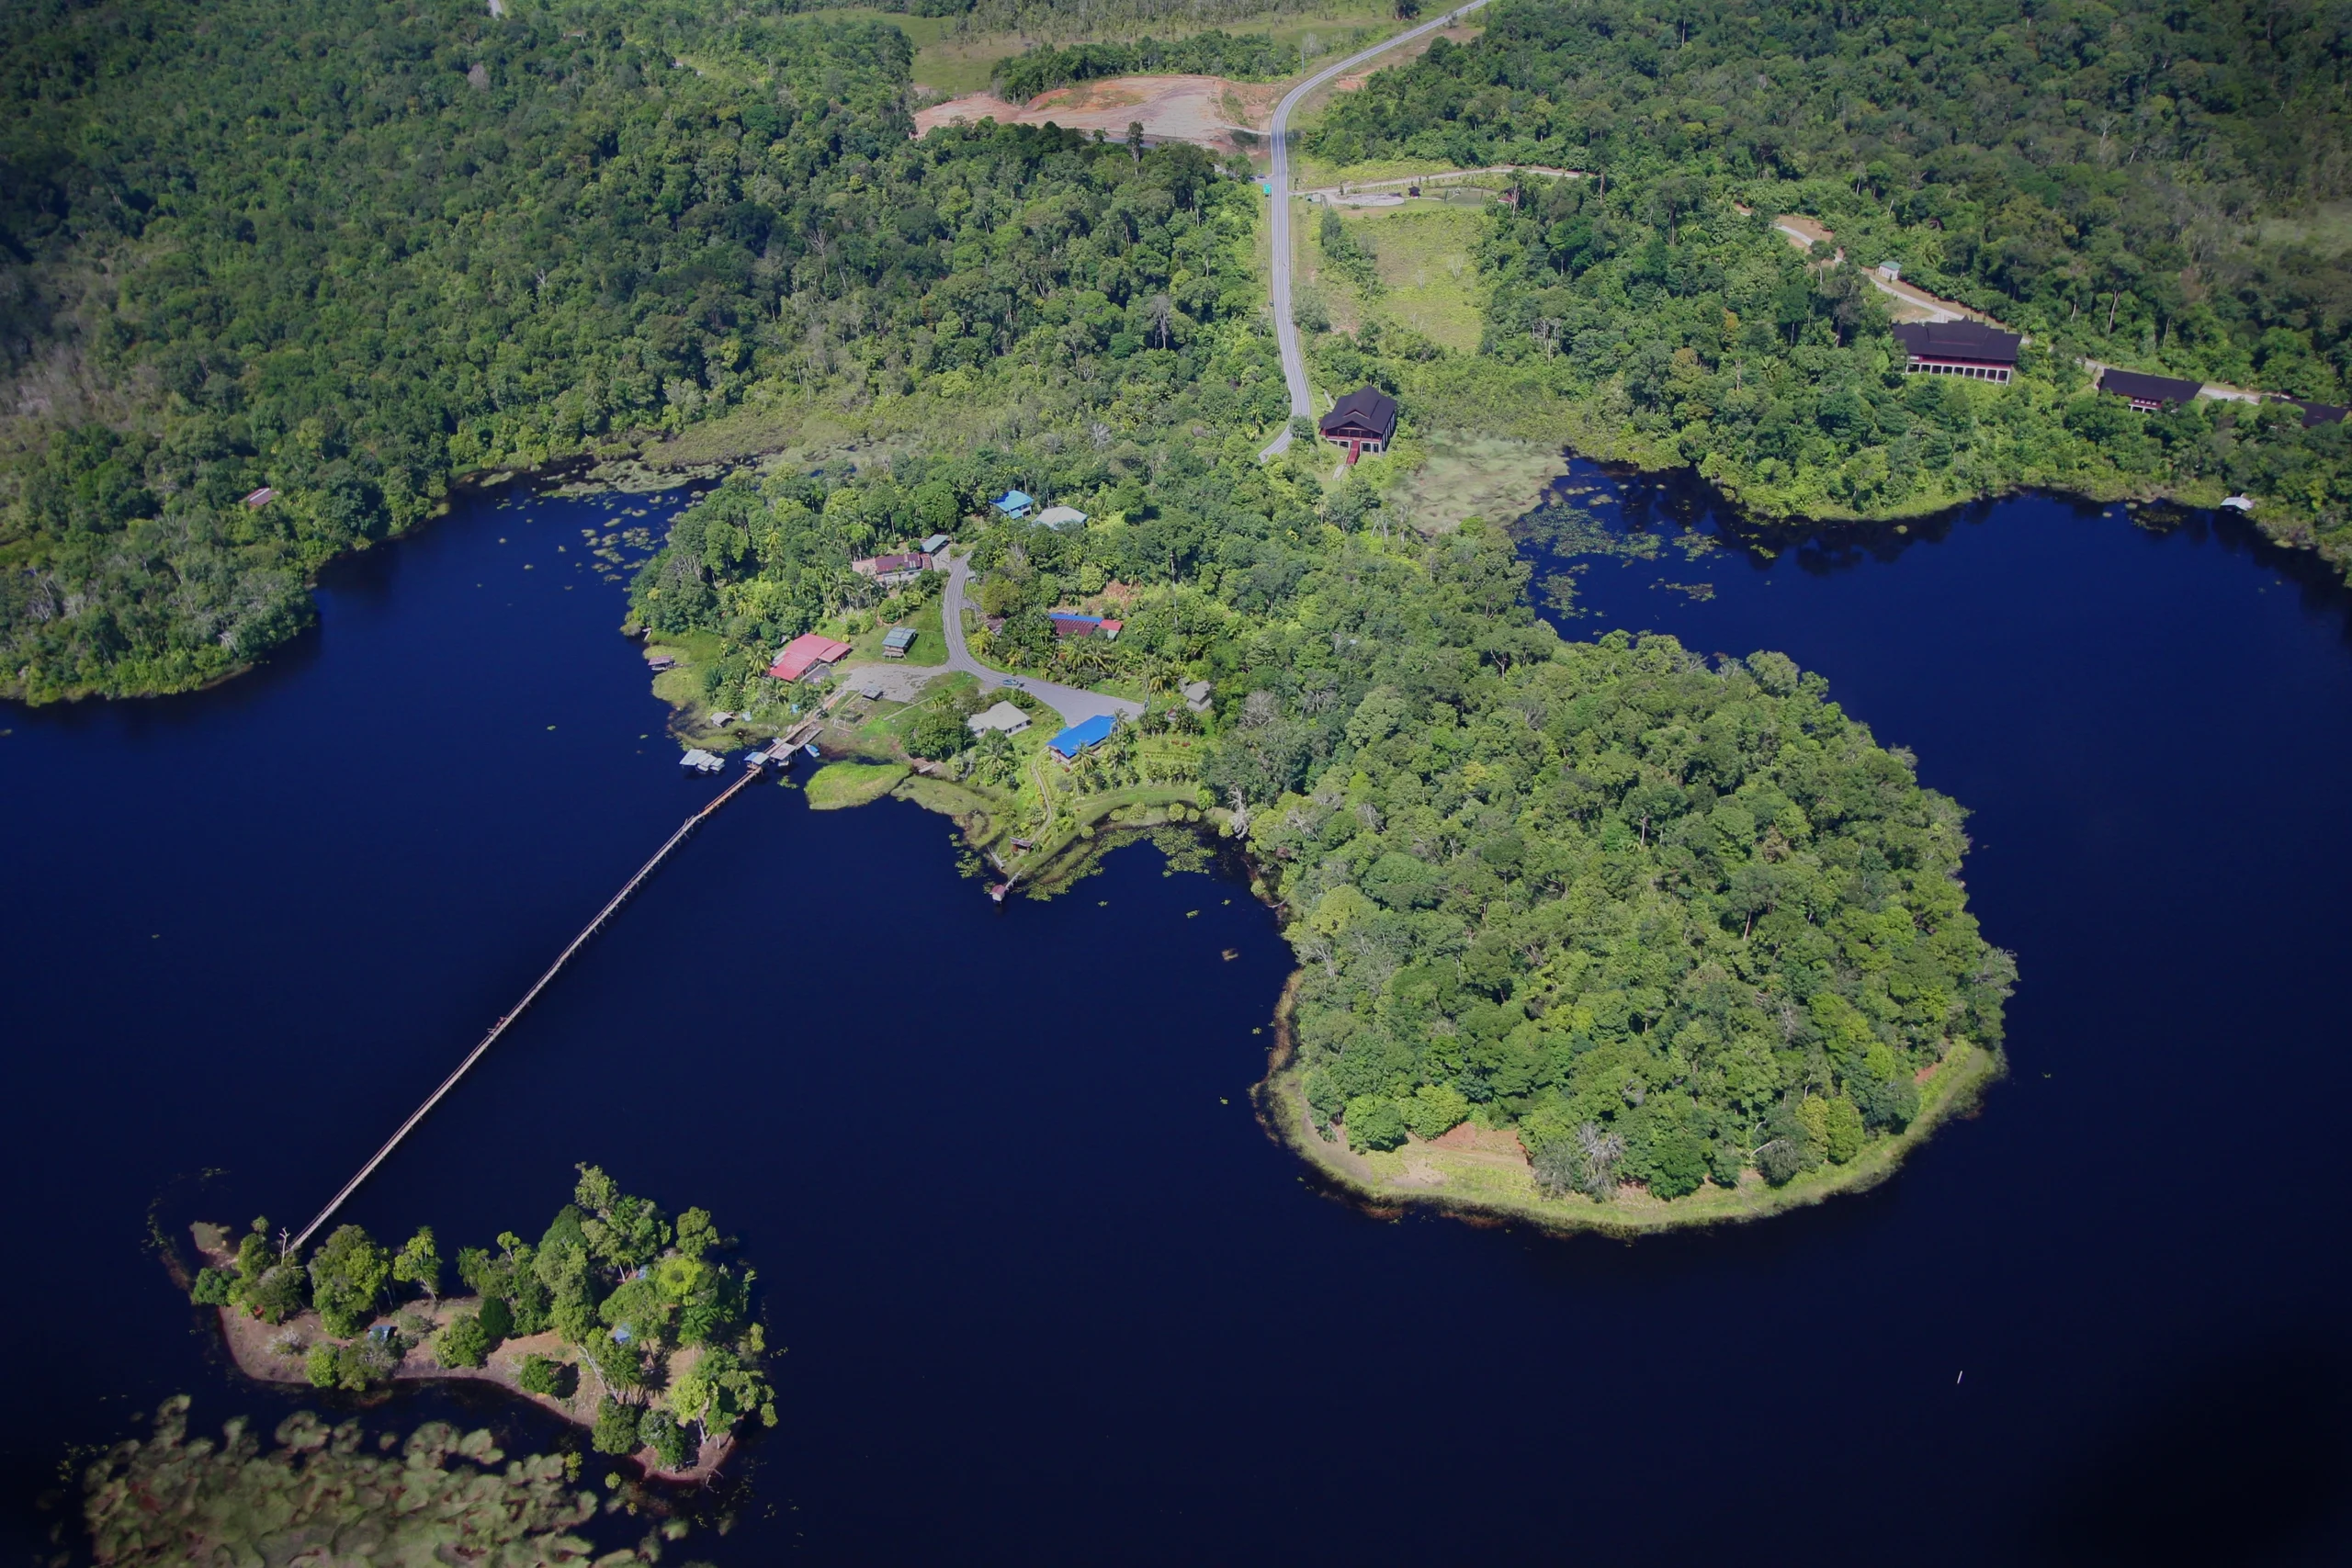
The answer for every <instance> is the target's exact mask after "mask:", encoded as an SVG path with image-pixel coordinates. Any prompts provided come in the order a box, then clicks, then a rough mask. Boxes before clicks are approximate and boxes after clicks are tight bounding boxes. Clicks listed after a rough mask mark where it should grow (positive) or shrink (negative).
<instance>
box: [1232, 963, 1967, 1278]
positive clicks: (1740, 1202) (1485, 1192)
mask: <svg viewBox="0 0 2352 1568" xmlns="http://www.w3.org/2000/svg"><path fill="white" fill-rule="evenodd" d="M1303 974H1304V972H1303V971H1295V972H1294V973H1293V974H1292V976H1291V978H1290V981H1289V983H1288V984H1286V985H1285V986H1284V987H1283V996H1282V1000H1281V1002H1280V1003H1279V1004H1278V1005H1277V1007H1276V1009H1275V1013H1274V1035H1275V1043H1274V1047H1273V1050H1272V1053H1271V1054H1270V1055H1269V1058H1268V1072H1267V1074H1266V1077H1265V1078H1264V1079H1263V1080H1261V1082H1260V1083H1259V1084H1258V1086H1257V1087H1256V1089H1253V1090H1252V1091H1251V1093H1252V1096H1253V1098H1254V1100H1256V1103H1257V1107H1258V1118H1259V1121H1260V1122H1261V1123H1262V1124H1264V1126H1265V1127H1266V1130H1267V1131H1268V1133H1269V1134H1272V1136H1274V1137H1275V1138H1277V1139H1279V1140H1280V1141H1281V1142H1283V1143H1284V1144H1287V1145H1289V1146H1290V1147H1291V1148H1292V1149H1293V1150H1294V1151H1295V1152H1296V1153H1297V1154H1298V1155H1299V1156H1301V1157H1303V1158H1304V1159H1306V1162H1307V1163H1308V1164H1310V1165H1312V1166H1313V1167H1314V1168H1316V1169H1317V1171H1318V1172H1320V1173H1321V1174H1322V1175H1323V1176H1324V1177H1325V1178H1326V1179H1329V1181H1330V1182H1331V1183H1332V1184H1333V1185H1334V1186H1335V1187H1338V1188H1340V1189H1341V1190H1344V1191H1346V1192H1347V1193H1349V1194H1350V1195H1351V1197H1354V1198H1356V1199H1358V1200H1360V1201H1363V1202H1365V1203H1366V1204H1367V1205H1369V1206H1371V1207H1373V1208H1374V1209H1375V1210H1380V1211H1388V1212H1395V1211H1397V1210H1399V1209H1401V1208H1402V1206H1403V1205H1406V1204H1408V1203H1410V1204H1419V1205H1422V1206H1424V1207H1428V1208H1431V1209H1435V1210H1438V1211H1440V1212H1442V1213H1451V1214H1453V1215H1455V1216H1456V1217H1459V1218H1463V1219H1481V1218H1483V1219H1498V1220H1510V1221H1519V1222H1523V1223H1525V1224H1532V1225H1534V1226H1537V1227H1538V1228H1540V1229H1543V1230H1547V1231H1555V1232H1562V1233H1566V1232H1575V1231H1596V1232H1599V1233H1600V1234H1602V1235H1628V1236H1630V1235H1644V1234H1648V1233H1655V1232H1659V1231H1668V1230H1678V1229H1685V1228H1689V1227H1691V1226H1698V1225H1716V1224H1736V1223H1738V1222H1741V1221H1745V1220H1758V1219H1763V1218H1765V1217H1766V1216H1768V1215H1771V1214H1778V1213H1786V1212H1787V1211H1789V1210H1791V1209H1797V1208H1803V1207H1805V1206H1807V1205H1809V1204H1813V1203H1818V1202H1820V1201H1822V1200H1824V1199H1826V1198H1830V1197H1834V1196H1836V1195H1838V1194H1839V1193H1842V1192H1860V1191H1862V1190H1865V1189H1867V1188H1871V1187H1875V1186H1876V1185H1878V1184H1879V1183H1880V1182H1882V1181H1883V1180H1885V1179H1887V1178H1888V1177H1889V1176H1892V1175H1893V1174H1894V1171H1895V1169H1896V1168H1898V1167H1900V1166H1901V1165H1902V1163H1903V1161H1904V1159H1905V1156H1908V1155H1909V1154H1910V1153H1911V1152H1912V1150H1914V1149H1915V1148H1917V1146H1918V1145H1921V1144H1923V1143H1925V1142H1926V1141H1927V1140H1928V1137H1929V1136H1930V1135H1931V1134H1933V1133H1934V1132H1935V1130H1936V1129H1937V1128H1938V1127H1939V1126H1940V1125H1941V1124H1942V1123H1943V1122H1947V1121H1949V1120H1951V1118H1953V1117H1955V1116H1962V1115H1967V1114H1970V1113H1972V1112H1973V1111H1974V1110H1975V1109H1976V1107H1977V1105H1978V1103H1979V1102H1980V1101H1981V1100H1982V1099H1983V1096H1984V1092H1985V1089H1987V1088H1988V1087H1990V1086H1991V1085H1992V1084H1993V1083H1994V1082H1995V1081H1996V1079H1998V1078H1999V1077H2001V1076H2002V1075H2003V1073H2004V1072H2006V1071H2007V1062H2006V1059H2005V1058H2004V1057H2003V1056H2002V1055H2001V1054H2000V1053H1999V1052H1998V1051H1993V1050H1987V1049H1985V1047H1983V1046H1980V1045H1961V1046H1958V1047H1956V1048H1955V1049H1954V1050H1953V1051H1952V1053H1951V1055H1949V1056H1947V1057H1946V1058H1945V1059H1944V1061H1943V1063H1942V1064H1941V1066H1939V1068H1938V1069H1937V1071H1936V1073H1935V1074H1934V1076H1933V1077H1929V1078H1928V1081H1927V1082H1926V1083H1924V1084H1922V1085H1921V1086H1920V1095H1919V1113H1918V1115H1917V1117H1916V1118H1915V1119H1914V1120H1913V1121H1912V1122H1911V1124H1910V1126H1908V1127H1906V1128H1905V1129H1904V1131H1903V1132H1901V1133H1900V1134H1895V1135H1894V1136H1893V1137H1888V1138H1881V1139H1877V1140H1874V1141H1873V1142H1871V1143H1870V1144H1868V1145H1865V1146H1864V1147H1863V1149H1862V1152H1861V1153H1860V1154H1859V1155H1857V1156H1855V1157H1854V1159H1853V1161H1852V1162H1851V1163H1850V1164H1848V1165H1844V1166H1824V1167H1822V1168H1820V1169H1818V1170H1814V1171H1807V1172H1805V1173H1804V1174H1802V1175H1800V1176H1798V1177H1796V1178H1795V1179H1792V1180H1791V1181H1790V1182H1789V1183H1787V1184H1786V1185H1785V1186H1781V1187H1771V1186H1768V1185H1766V1184H1765V1183H1764V1181H1763V1180H1762V1179H1760V1178H1751V1179H1747V1180H1745V1181H1743V1182H1742V1183H1741V1184H1740V1186H1739V1188H1738V1189H1737V1190H1735V1191H1725V1190H1723V1189H1721V1188H1718V1187H1716V1186H1714V1185H1713V1183H1710V1184H1708V1185H1707V1186H1705V1187H1702V1189H1700V1190H1698V1191H1697V1192H1694V1193H1692V1194H1691V1195H1690V1196H1689V1197H1686V1198H1678V1199H1676V1200H1674V1201H1672V1202H1667V1201H1661V1200H1657V1199H1653V1198H1650V1197H1648V1196H1647V1195H1646V1194H1642V1193H1640V1192H1639V1190H1637V1189H1627V1190H1624V1193H1623V1195H1621V1196H1620V1197H1619V1198H1618V1199H1617V1201H1614V1202H1610V1203H1600V1202H1596V1201H1593V1200H1592V1199H1589V1198H1587V1197H1584V1196H1583V1195H1581V1194H1577V1195H1572V1196H1569V1197H1566V1198H1546V1197H1544V1195H1543V1193H1542V1192H1541V1191H1540V1190H1538V1189H1537V1188H1536V1186H1535V1180H1534V1177H1533V1174H1532V1172H1531V1171H1529V1170H1528V1169H1527V1168H1526V1167H1525V1166H1524V1165H1523V1164H1516V1165H1515V1168H1514V1165H1513V1163H1511V1162H1502V1161H1498V1160H1497V1159H1496V1158H1495V1156H1491V1155H1489V1156H1469V1155H1463V1154H1459V1153H1457V1152H1455V1151H1453V1150H1451V1149H1446V1148H1441V1147H1437V1146H1435V1145H1430V1144H1426V1143H1423V1142H1421V1141H1420V1140H1419V1139H1417V1138H1408V1142H1407V1143H1406V1145H1404V1146H1403V1147H1402V1148H1399V1149H1396V1150H1394V1151H1390V1152H1387V1153H1372V1154H1358V1153H1356V1152H1354V1151H1353V1150H1351V1149H1350V1148H1349V1147H1348V1146H1347V1145H1346V1144H1345V1143H1344V1142H1342V1141H1338V1140H1334V1141H1331V1142H1326V1141H1325V1140H1324V1138H1323V1136H1322V1135H1321V1134H1318V1133H1317V1132H1316V1130H1315V1128H1314V1125H1313V1123H1312V1122H1309V1121H1308V1119H1307V1111H1306V1096H1305V1093H1304V1091H1303V1089H1302V1087H1301V1083H1302V1077H1303V1075H1302V1073H1301V1072H1300V1070H1299V1067H1298V1066H1297V1064H1296V1062H1295V1059H1294V1052H1293V1049H1292V1042H1291V1032H1290V1029H1291V1025H1290V1017H1291V1008H1292V1004H1293V1002H1294V1000H1295V998H1296V996H1297V992H1298V983H1299V980H1300V979H1301V978H1302V977H1303Z"/></svg>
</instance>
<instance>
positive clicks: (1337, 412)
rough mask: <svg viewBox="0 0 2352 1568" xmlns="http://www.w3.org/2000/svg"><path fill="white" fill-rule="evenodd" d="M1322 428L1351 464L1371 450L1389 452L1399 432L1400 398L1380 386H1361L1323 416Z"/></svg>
mask: <svg viewBox="0 0 2352 1568" xmlns="http://www.w3.org/2000/svg"><path fill="white" fill-rule="evenodd" d="M1320 428H1321V430H1322V432H1323V439H1324V440H1326V441H1329V442H1330V443H1332V444H1333V445H1334V446H1340V447H1342V448H1344V449H1345V450H1346V452H1347V454H1348V461H1349V462H1351V463H1352V462H1354V461H1355V460H1356V458H1357V457H1361V456H1363V454H1365V453H1367V452H1385V451H1387V450H1388V446H1389V443H1390V442H1391V441H1393V440H1394V439H1395V438H1396V435H1397V400H1396V399H1394V398H1392V397H1390V396H1389V395H1388V394H1387V393H1385V392H1384V391H1382V390H1381V389H1379V388H1377V387H1373V386H1363V387H1358V388H1357V389H1355V390H1354V391H1352V392H1350V393H1349V394H1348V395H1347V396H1346V397H1344V398H1341V399H1340V400H1339V402H1338V403H1337V404H1336V405H1334V406H1333V408H1332V410H1331V412H1329V413H1327V414H1325V415H1324V416H1323V423H1322V425H1321V426H1320Z"/></svg>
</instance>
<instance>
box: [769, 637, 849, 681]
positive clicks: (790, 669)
mask: <svg viewBox="0 0 2352 1568" xmlns="http://www.w3.org/2000/svg"><path fill="white" fill-rule="evenodd" d="M849 651H850V648H849V644H847V643H845V642H842V641H840V640H838V639H836V638H833V637H826V636H823V635H822V634H821V633H818V632H803V633H801V634H800V635H799V636H798V637H794V638H793V639H792V640H791V641H790V642H788V643H786V644H785V645H784V651H783V652H781V653H779V654H777V655H776V656H775V663H774V664H771V665H769V666H768V673H769V674H771V675H773V676H775V678H776V679H777V680H779V681H797V680H799V679H800V678H801V677H802V676H804V675H806V674H808V673H809V671H819V672H822V671H825V670H827V669H830V668H831V666H833V665H835V664H838V663H840V662H841V661H842V660H843V659H846V658H848V657H849Z"/></svg>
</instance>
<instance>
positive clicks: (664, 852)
mask: <svg viewBox="0 0 2352 1568" xmlns="http://www.w3.org/2000/svg"><path fill="white" fill-rule="evenodd" d="M823 719H824V715H823V714H822V713H821V712H820V713H818V714H814V715H811V716H809V718H808V719H805V720H803V721H802V722H801V724H800V725H799V726H798V727H797V728H795V729H794V730H793V731H792V732H791V734H790V735H788V736H786V737H785V738H784V739H780V740H778V741H776V742H775V748H776V749H775V750H772V751H771V752H770V753H769V754H770V755H772V756H777V757H781V756H783V755H785V754H786V752H787V751H788V750H789V749H790V748H791V747H793V746H796V745H798V744H799V743H800V742H801V741H802V740H804V739H806V738H807V737H808V736H809V734H812V733H814V732H815V730H816V728H818V727H819V726H820V725H821V724H822V722H823ZM765 771H766V770H765V768H764V766H763V764H762V763H759V762H752V763H751V764H750V765H749V766H747V767H745V768H744V770H743V773H742V776H741V777H740V778H738V779H737V780H736V781H735V782H734V783H733V784H729V785H728V786H727V787H726V788H725V789H723V790H721V791H719V792H718V795H714V796H712V798H711V801H710V804H709V805H707V806H706V807H703V808H702V809H701V810H700V811H697V812H695V814H694V815H693V816H692V817H689V818H686V819H685V821H684V823H682V824H681V825H680V826H679V829H678V830H677V831H676V832H674V833H673V834H671V835H670V837H669V838H668V840H665V841H664V842H663V843H662V847H661V848H660V849H658V850H656V851H654V852H653V858H652V859H651V860H649V861H647V862H646V863H644V864H643V865H641V866H639V867H638V869H637V874H636V875H635V876H632V877H630V878H629V879H628V882H627V883H626V884H625V885H623V886H622V888H621V890H620V891H619V892H617V893H616V894H614V895H613V897H612V899H611V901H610V902H608V903H607V904H605V907H604V908H601V909H599V910H597V911H596V918H595V919H593V920H590V921H589V922H588V924H587V925H586V927H584V928H583V929H582V931H581V932H580V934H579V935H578V936H576V937H573V938H572V939H571V946H569V947H567V948H565V949H564V950H563V951H562V952H561V953H558V954H556V960H555V962H554V963H553V964H548V969H547V973H546V974H544V975H542V976H539V978H538V982H537V984H536V985H534V986H533V987H531V988H530V989H529V990H527V991H526V992H524V993H523V999H522V1000H521V1001H519V1002H516V1003H515V1005H514V1007H512V1008H511V1009H509V1010H507V1012H506V1014H505V1016H503V1017H502V1018H501V1019H500V1020H499V1021H497V1022H496V1023H493V1024H492V1025H491V1026H490V1032H489V1033H487V1034H485V1035H483V1036H482V1037H481V1043H480V1044H478V1045H476V1046H475V1047H474V1048H473V1049H472V1050H470V1051H469V1052H467V1053H466V1059H465V1060H464V1061H462V1062H459V1063H458V1066H457V1069H456V1070H455V1071H454V1072H452V1073H450V1075H449V1076H448V1077H446V1078H443V1079H442V1080H441V1087H440V1088H439V1089H435V1090H434V1091H433V1092H432V1093H431V1094H430V1095H428V1096H427V1097H426V1098H425V1101H424V1104H422V1105H420V1106H418V1107H417V1108H416V1109H415V1110H414V1111H411V1112H410V1113H409V1118H408V1120H407V1121H405V1122H401V1124H400V1125H399V1126H398V1127H397V1128H395V1129H394V1130H393V1132H392V1135H391V1136H390V1137H389V1138H387V1139H385V1140H384V1146H383V1147H382V1148H380V1149H378V1150H377V1151H376V1156H375V1157H374V1158H373V1159H370V1160H369V1161H368V1163H367V1164H366V1165H363V1166H361V1167H360V1168H359V1174H358V1175H356V1176H355V1177H353V1178H352V1179H350V1180H348V1181H346V1182H345V1183H344V1184H343V1190H341V1191H340V1192H337V1193H336V1194H335V1195H334V1198H333V1199H332V1200H330V1201H328V1203H327V1206H326V1207H325V1208H323V1209H321V1210H320V1211H319V1217H318V1218H317V1219H315V1220H312V1221H311V1223H310V1224H307V1225H305V1226H303V1227H302V1234H301V1235H298V1236H296V1237H295V1238H294V1247H295V1248H296V1249H297V1250H300V1248H301V1247H302V1246H303V1244H305V1243H306V1242H308V1241H309V1240H310V1239H311V1235H313V1234H314V1233H316V1232H317V1230H318V1229H319V1227H320V1226H322V1225H323V1224H326V1223H327V1222H328V1221H329V1220H331V1219H333V1218H334V1213H335V1211H336V1210H337V1209H340V1208H342V1207H343V1205H344V1203H345V1201H347V1200H349V1198H350V1197H351V1195H352V1194H353V1193H354V1192H356V1191H358V1190H359V1189H360V1186H361V1185H362V1184H363V1183H365V1182H366V1181H367V1179H368V1178H369V1177H370V1176H373V1175H374V1174H376V1168H377V1167H378V1166H379V1165H381V1164H383V1163H384V1161H385V1160H386V1159H387V1158H389V1157H390V1155H391V1152H392V1151H393V1150H394V1149H396V1148H398V1147H400V1145H401V1139H402V1138H405V1137H407V1136H408V1135H409V1134H410V1133H411V1132H413V1130H414V1129H415V1127H416V1124H417V1123H418V1122H422V1121H424V1119H425V1117H427V1116H428V1115H430V1114H432V1111H433V1108H434V1107H435V1106H436V1105H438V1104H440V1103H441V1101H442V1100H444V1099H445V1098H447V1095H448V1093H449V1091H450V1090H451V1089H455V1088H457V1087H458V1079H459V1078H462V1077H465V1076H466V1073H467V1072H468V1070H469V1069H470V1068H471V1067H472V1066H473V1065H474V1064H475V1063H476V1062H479V1061H481V1058H482V1055H483V1053H484V1052H486V1051H488V1050H489V1049H490V1048H491V1047H492V1045H495V1044H497V1043H498V1037H499V1036H500V1035H502V1034H503V1033H505V1032H506V1030H507V1027H508V1026H509V1025H510V1024H512V1023H513V1022H514V1021H515V1020H516V1019H518V1018H520V1017H522V1016H523V1014H524V1012H525V1011H526V1010H527V1009H528V1008H529V1007H530V1005H531V1004H532V1003H533V1002H535V1001H537V999H538V996H539V993H540V992H541V991H544V990H546V989H547V988H548V985H549V984H551V983H552V982H553V981H554V979H555V977H556V976H558V975H560V974H562V973H563V966H564V965H565V964H569V963H571V957H572V954H574V953H578V952H579V951H580V950H581V949H582V948H583V947H585V946H587V945H588V939H589V938H590V937H593V936H594V935H595V934H596V933H597V932H598V931H602V930H604V929H605V922H606V921H608V920H610V919H612V918H613V916H614V915H616V914H617V913H618V912H619V910H620V907H621V906H622V905H623V904H626V903H628V901H629V898H630V897H631V896H632V895H634V894H635V893H636V892H637V890H638V889H639V887H642V886H645V882H646V879H647V878H648V877H650V876H651V875H652V874H654V872H656V871H657V870H659V869H660V868H661V865H662V862H663V861H665V860H667V859H669V858H670V852H671V851H673V850H674V849H676V848H677V847H678V846H679V845H680V844H683V843H684V842H685V841H686V840H687V839H689V838H690V837H692V836H693V834H694V830H695V829H697V828H699V827H701V826H702V825H703V823H704V822H706V821H707V820H708V819H709V818H710V816H711V814H712V813H713V812H715V811H717V810H718V808H719V807H722V806H724V805H726V804H727V803H728V802H729V801H730V800H732V799H734V798H735V795H736V793H737V792H738V791H740V790H741V789H742V788H743V786H744V785H746V784H750V783H751V782H752V780H753V779H756V778H759V777H760V776H762V774H763V773H765Z"/></svg>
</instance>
